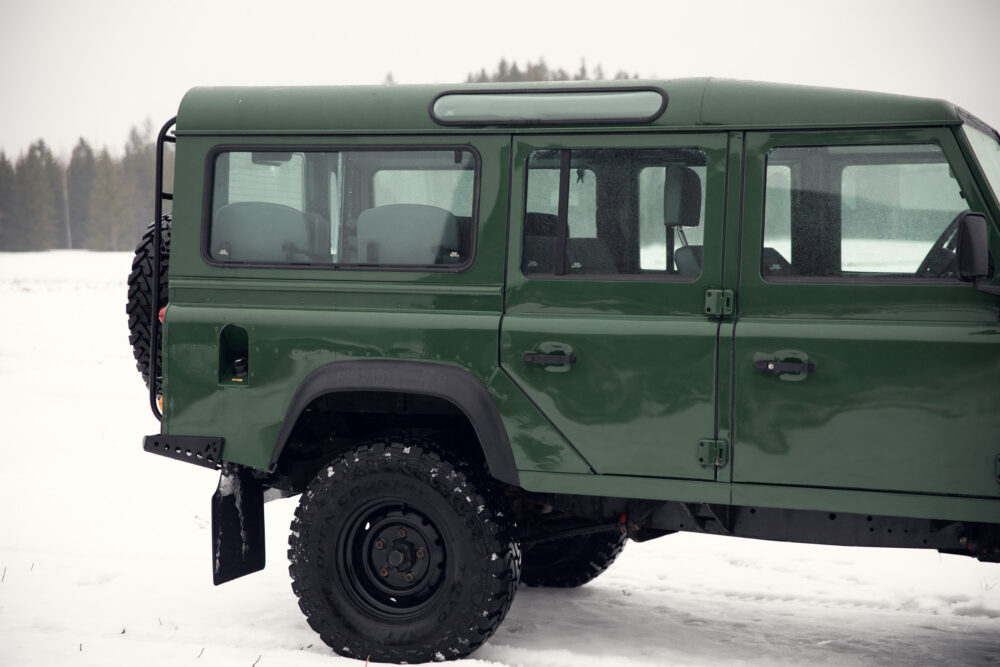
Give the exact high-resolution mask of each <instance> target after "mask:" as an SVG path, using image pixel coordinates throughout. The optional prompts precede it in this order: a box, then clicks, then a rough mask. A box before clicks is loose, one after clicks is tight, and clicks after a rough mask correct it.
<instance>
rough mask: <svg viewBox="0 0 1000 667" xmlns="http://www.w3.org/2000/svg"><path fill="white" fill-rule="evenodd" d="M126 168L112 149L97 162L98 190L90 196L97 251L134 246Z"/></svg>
mask: <svg viewBox="0 0 1000 667" xmlns="http://www.w3.org/2000/svg"><path fill="white" fill-rule="evenodd" d="M121 172H122V166H121V164H120V163H118V162H115V161H114V159H113V158H112V157H111V154H110V153H108V149H106V148H105V149H104V150H102V151H101V153H100V155H98V156H97V159H96V160H95V161H94V187H93V189H92V190H91V194H90V221H91V229H92V230H93V234H92V235H91V238H90V245H89V247H90V248H92V249H94V250H126V249H128V248H130V247H131V246H132V245H133V244H134V239H133V236H134V231H135V230H134V227H133V225H132V222H131V221H130V220H129V219H128V217H127V215H126V213H125V204H124V196H123V194H122V188H121V182H122V180H123V179H122V175H121Z"/></svg>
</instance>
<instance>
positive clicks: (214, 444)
mask: <svg viewBox="0 0 1000 667" xmlns="http://www.w3.org/2000/svg"><path fill="white" fill-rule="evenodd" d="M222 442H223V440H222V438H208V437H202V436H190V435H160V434H155V435H147V436H146V437H144V438H143V439H142V448H143V449H144V450H145V451H147V452H149V453H150V454H159V455H160V456H166V457H167V458H168V459H175V460H177V461H184V462H186V463H193V464H195V465H197V466H202V467H203V468H211V469H212V470H215V469H217V468H218V467H219V466H220V465H221V464H222Z"/></svg>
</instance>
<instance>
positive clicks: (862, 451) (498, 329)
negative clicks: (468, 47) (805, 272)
mask: <svg viewBox="0 0 1000 667" xmlns="http://www.w3.org/2000/svg"><path fill="white" fill-rule="evenodd" d="M628 84H630V85H647V84H648V85H656V86H659V87H662V88H663V89H664V90H665V91H666V92H667V95H668V98H669V103H668V105H667V108H666V111H665V112H664V113H663V114H662V116H660V117H659V118H658V119H656V120H654V121H652V122H650V123H646V124H641V125H640V124H631V125H630V124H619V125H600V126H598V125H593V124H591V125H586V124H581V125H577V126H573V127H558V128H554V127H551V126H548V127H546V126H532V127H528V126H526V127H506V128H500V127H442V126H440V125H438V124H436V123H434V121H433V120H432V119H431V118H430V116H429V114H428V111H427V110H428V108H429V105H430V104H431V102H432V100H433V99H434V97H435V96H436V95H438V94H440V93H441V92H443V91H446V90H464V89H476V88H469V87H466V86H449V87H443V86H408V87H401V88H396V87H378V88H371V87H365V88H350V87H337V88H324V87H315V88H294V89H247V88H222V89H219V88H214V89H194V90H192V91H191V92H190V93H189V94H188V95H187V96H186V97H185V98H184V101H183V102H182V104H181V108H180V112H179V116H178V124H177V136H178V141H177V154H176V175H175V192H176V193H177V196H176V198H175V201H174V225H173V228H172V237H171V251H170V259H171V264H170V282H169V306H168V308H167V313H166V318H165V324H164V352H165V354H164V391H163V394H164V400H165V405H164V417H163V422H162V432H163V433H164V434H167V435H192V436H218V437H222V438H223V439H224V442H225V444H224V449H223V458H224V459H225V460H227V461H231V462H235V463H240V464H243V465H246V466H250V467H253V468H256V469H259V470H265V469H267V468H268V467H269V466H270V464H271V460H272V456H273V454H274V452H275V449H276V448H277V447H280V446H281V445H282V443H279V442H277V441H276V440H277V437H278V433H279V431H280V430H281V427H282V420H283V418H284V415H285V413H286V410H287V408H288V406H289V404H290V402H291V401H292V397H293V395H294V393H295V391H296V389H297V388H298V386H299V385H300V383H301V382H302V381H303V379H304V378H305V377H306V376H307V375H308V374H309V373H310V372H311V371H313V370H314V369H315V368H317V367H319V366H322V365H324V364H328V363H331V362H336V361H345V360H351V361H359V360H369V359H371V360H375V359H382V360H384V359H391V360H397V361H407V360H409V361H422V362H434V363H440V364H445V365H449V366H454V367H457V368H461V369H463V370H465V371H468V372H469V373H471V374H472V375H473V376H475V377H476V378H478V379H479V380H480V381H481V382H482V383H483V385H484V387H486V389H487V390H488V391H489V395H490V397H491V398H492V400H493V403H494V404H495V406H496V408H497V411H498V412H499V414H500V418H501V420H502V422H503V424H504V427H505V429H506V432H507V433H506V435H507V437H508V439H509V441H510V443H511V447H512V450H513V456H514V460H515V462H516V466H517V469H518V472H519V476H520V482H521V485H522V487H523V488H524V489H526V490H529V491H538V492H549V493H568V494H580V495H607V496H616V497H629V498H645V499H659V500H679V501H684V502H700V503H715V504H730V503H732V504H740V505H752V506H754V505H755V506H761V507H780V508H789V509H817V510H824V511H831V512H854V513H877V514H881V515H895V516H919V517H924V518H940V519H953V520H969V521H984V522H990V523H998V522H1000V483H998V480H997V478H996V465H995V461H996V457H997V455H998V454H1000V439H998V435H1000V410H997V406H998V405H1000V382H998V379H1000V338H998V336H1000V323H998V300H997V298H996V297H993V296H989V295H986V294H982V293H979V292H977V291H975V290H974V289H973V288H972V287H971V286H970V285H968V284H961V283H958V282H957V281H956V282H955V283H954V284H938V285H916V284H905V285H885V284H879V285H871V284H868V285H860V284H825V283H824V284H816V283H807V282H789V283H773V282H772V283H768V282H765V281H764V280H763V279H762V278H761V276H760V271H759V269H758V267H759V266H760V246H761V241H760V239H761V228H762V217H763V210H764V202H763V197H764V169H765V166H764V165H765V159H766V156H767V153H768V151H769V150H770V149H771V148H773V147H775V146H801V145H810V142H812V143H815V142H820V143H823V142H825V143H832V144H837V143H842V144H851V143H858V142H860V143H866V142H869V143H875V142H882V141H891V142H899V143H906V142H910V143H935V144H937V145H940V146H941V148H942V149H943V150H944V152H945V155H946V156H947V158H948V160H949V162H950V163H951V164H952V166H953V169H954V171H955V177H956V178H957V179H958V181H959V182H960V183H961V185H962V189H963V192H964V193H965V194H966V196H967V201H968V204H969V207H970V208H971V209H972V210H974V211H981V212H984V213H986V214H987V216H988V217H989V218H990V220H991V222H992V224H991V228H990V248H991V252H992V254H993V256H994V257H1000V236H998V234H997V227H996V223H997V221H998V220H1000V207H998V204H997V202H996V201H995V199H994V198H992V196H991V195H990V193H989V190H988V189H987V188H985V187H983V184H984V183H985V180H984V175H983V173H982V171H981V170H980V169H979V167H978V166H977V165H976V163H975V160H974V157H973V155H972V152H971V149H970V148H969V146H968V143H967V142H966V141H965V139H964V137H962V136H961V133H960V132H958V133H956V131H955V130H956V128H957V126H958V125H960V124H961V122H962V116H961V112H960V111H959V110H958V109H956V107H954V106H953V105H951V104H948V103H946V102H941V101H937V100H924V99H918V98H906V97H901V96H894V95H882V94H877V93H859V92H854V91H836V90H828V89H819V88H807V87H798V86H779V85H772V84H756V83H749V82H737V81H724V80H715V79H693V80H681V81H663V82H635V81H632V82H628ZM588 85H589V87H593V88H614V87H616V86H620V85H626V84H625V83H616V82H602V83H600V84H582V86H581V87H584V88H586V87H588ZM538 87H545V88H551V87H552V86H551V84H545V85H544V86H537V85H530V84H529V85H524V84H521V85H517V86H501V85H497V86H495V88H496V89H498V90H502V89H505V88H509V89H512V90H513V89H527V90H531V89H535V88H538ZM491 88H492V86H491ZM814 128H823V131H822V132H820V131H815V130H814ZM880 128H881V129H880ZM219 146H230V147H249V146H281V147H289V146H291V147H297V146H301V147H309V148H327V149H332V148H338V147H343V148H349V147H370V146H380V147H381V146H404V147H407V146H409V147H413V146H430V147H433V146H447V147H466V148H471V149H472V150H474V151H475V153H476V155H477V157H478V160H479V182H478V223H477V227H476V231H475V234H476V235H475V254H474V259H473V261H472V263H471V265H470V266H468V268H466V269H464V270H461V271H436V272H435V271H426V270H404V271H400V270H396V271H389V270H347V269H338V270H332V269H330V268H324V267H294V268H293V267H287V268H264V267H254V266H222V265H219V264H213V263H210V262H208V261H206V258H205V254H204V248H203V247H202V246H203V240H202V239H203V225H204V224H205V222H204V218H205V215H206V211H207V206H206V203H205V201H204V196H205V195H204V193H206V192H210V187H209V185H210V178H209V177H208V176H207V175H206V174H207V173H210V171H211V163H210V156H211V154H212V151H213V150H216V149H217V148H218V147H219ZM602 147H609V148H627V147H642V148H651V147H697V148H700V149H702V150H703V151H704V152H705V154H706V156H707V158H708V162H707V164H708V166H707V171H706V174H707V175H706V189H707V190H706V191H707V197H706V211H705V227H704V231H705V235H704V264H703V268H702V273H701V275H700V276H699V277H698V278H697V279H695V280H692V281H690V282H678V281H670V280H628V279H615V280H612V279H579V278H575V277H574V278H552V277H550V278H548V279H545V278H539V277H535V278H527V277H525V276H524V275H523V274H522V273H521V269H520V266H521V235H522V230H523V211H524V200H525V189H526V165H527V156H528V154H529V153H530V152H531V151H532V150H536V149H539V148H545V149H560V148H568V149H576V148H602ZM709 289H728V290H733V291H734V293H735V295H736V309H735V312H734V313H733V314H731V315H727V316H724V317H721V318H720V317H709V316H706V315H705V314H704V298H705V292H706V290H709ZM227 327H230V328H229V329H228V331H230V332H233V331H238V332H242V333H245V336H246V340H247V345H248V356H249V365H250V371H249V375H248V377H247V379H246V381H245V382H243V383H235V382H233V381H232V378H229V377H227V376H226V374H225V372H224V370H223V368H222V363H221V361H220V358H221V351H220V346H222V345H223V344H224V342H223V341H224V339H225V338H226V336H228V335H229V334H227V333H226V331H227ZM242 333H241V335H242ZM552 350H562V351H572V352H574V353H575V354H577V355H578V362H577V363H576V364H574V365H573V366H572V367H569V369H568V371H567V370H565V369H558V370H559V371H560V372H553V371H554V370H555V369H552V368H547V367H542V366H532V365H528V364H526V363H525V362H524V361H523V360H522V359H521V354H522V353H523V352H529V351H541V352H548V351H552ZM778 350H798V351H801V352H802V353H804V355H803V356H807V357H808V359H809V360H811V361H813V362H814V363H815V364H816V368H817V371H816V373H815V374H813V375H810V376H809V377H808V378H807V379H805V380H804V381H799V382H789V381H787V378H786V379H785V380H783V379H782V378H781V377H779V376H775V375H765V374H761V373H759V372H756V371H755V370H754V366H753V362H754V361H755V359H757V358H759V356H760V355H762V354H770V353H774V352H775V351H778ZM706 439H712V440H721V441H725V442H726V443H728V445H729V447H730V448H731V449H730V450H729V451H730V457H729V462H728V463H727V464H725V465H722V466H719V467H718V468H715V467H712V466H704V465H701V464H700V463H699V461H698V458H697V455H698V442H699V441H700V440H706Z"/></svg>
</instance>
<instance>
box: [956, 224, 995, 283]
mask: <svg viewBox="0 0 1000 667" xmlns="http://www.w3.org/2000/svg"><path fill="white" fill-rule="evenodd" d="M989 263H990V255H989V244H988V236H987V226H986V216H984V215H983V214H982V213H972V212H969V211H966V212H965V213H963V214H962V217H961V218H959V220H958V236H957V239H956V245H955V265H956V268H957V269H958V278H959V280H965V281H967V282H969V281H975V280H976V279H977V278H986V277H987V276H989V274H990V266H989Z"/></svg>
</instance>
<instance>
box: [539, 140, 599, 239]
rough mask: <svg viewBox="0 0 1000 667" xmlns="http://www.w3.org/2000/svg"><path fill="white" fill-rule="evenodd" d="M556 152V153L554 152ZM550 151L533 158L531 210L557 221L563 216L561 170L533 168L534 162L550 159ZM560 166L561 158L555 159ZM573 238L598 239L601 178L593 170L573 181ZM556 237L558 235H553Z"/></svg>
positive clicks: (583, 171)
mask: <svg viewBox="0 0 1000 667" xmlns="http://www.w3.org/2000/svg"><path fill="white" fill-rule="evenodd" d="M552 152H553V153H554V152H555V151H552ZM548 153H550V152H549V151H537V152H536V153H534V154H533V155H532V158H531V159H529V168H528V204H527V209H526V210H527V211H530V212H532V213H543V214H545V215H548V216H552V217H553V218H554V217H555V216H556V215H558V213H559V170H558V169H549V168H546V167H538V168H534V169H532V168H531V166H530V165H531V162H532V161H534V162H535V163H536V164H540V163H542V162H543V161H545V160H547V157H545V156H546V154H548ZM555 161H556V163H557V164H558V162H559V158H558V157H556V158H555ZM568 223H569V235H570V236H571V237H574V238H594V237H596V236H597V179H596V177H595V176H594V172H593V171H592V170H590V169H580V170H578V172H574V173H572V174H570V179H569V209H568ZM553 235H554V234H553Z"/></svg>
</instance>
